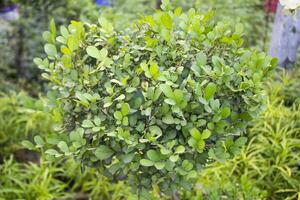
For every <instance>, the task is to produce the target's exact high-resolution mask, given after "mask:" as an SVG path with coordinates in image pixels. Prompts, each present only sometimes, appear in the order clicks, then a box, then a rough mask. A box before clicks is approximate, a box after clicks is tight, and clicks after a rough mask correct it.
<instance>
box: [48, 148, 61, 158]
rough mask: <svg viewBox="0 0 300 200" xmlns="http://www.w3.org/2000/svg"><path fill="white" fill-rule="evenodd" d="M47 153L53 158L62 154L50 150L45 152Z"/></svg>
mask: <svg viewBox="0 0 300 200" xmlns="http://www.w3.org/2000/svg"><path fill="white" fill-rule="evenodd" d="M45 153H46V154H49V155H52V156H56V155H60V153H58V151H56V150H55V149H48V150H46V151H45Z"/></svg>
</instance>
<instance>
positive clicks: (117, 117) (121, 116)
mask: <svg viewBox="0 0 300 200" xmlns="http://www.w3.org/2000/svg"><path fill="white" fill-rule="evenodd" d="M114 117H115V118H116V119H117V120H122V119H123V115H122V113H121V112H120V111H116V112H114Z"/></svg>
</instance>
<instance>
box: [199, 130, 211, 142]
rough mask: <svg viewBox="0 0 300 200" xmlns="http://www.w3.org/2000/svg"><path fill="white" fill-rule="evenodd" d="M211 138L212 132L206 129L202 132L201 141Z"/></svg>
mask: <svg viewBox="0 0 300 200" xmlns="http://www.w3.org/2000/svg"><path fill="white" fill-rule="evenodd" d="M210 136H211V132H210V130H208V129H205V130H204V131H203V132H202V136H201V139H203V140H205V139H207V138H209V137H210Z"/></svg>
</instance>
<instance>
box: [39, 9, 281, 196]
mask: <svg viewBox="0 0 300 200" xmlns="http://www.w3.org/2000/svg"><path fill="white" fill-rule="evenodd" d="M163 8H164V10H163V11H157V12H156V13H155V14H154V15H153V16H146V17H142V18H141V19H140V20H139V21H138V22H136V23H135V24H134V25H133V27H132V28H129V29H127V30H126V31H122V32H117V31H114V28H113V26H112V25H111V24H110V23H109V22H108V21H107V20H105V19H103V18H102V19H99V25H90V24H84V23H82V22H75V21H73V22H71V24H70V26H69V27H68V28H66V27H61V28H60V33H61V35H59V36H58V37H57V36H56V31H55V27H52V28H51V29H52V31H51V34H52V37H53V38H55V37H56V42H53V43H47V44H46V45H45V52H46V53H47V55H48V58H46V59H44V60H43V59H39V58H37V59H35V63H37V65H38V66H39V67H40V68H41V69H43V70H44V74H43V77H45V78H46V79H48V80H49V81H50V82H51V86H52V93H54V92H56V94H57V95H58V98H57V100H56V107H55V108H54V114H55V116H56V117H58V118H59V114H58V111H59V112H61V113H62V118H63V129H62V133H61V134H57V135H56V136H54V137H55V138H53V137H51V138H48V139H47V143H48V144H49V147H47V148H48V149H47V150H46V154H48V155H49V157H61V156H63V155H65V156H73V157H74V158H75V159H76V160H78V161H79V162H80V163H82V165H83V166H92V167H97V168H98V169H99V170H100V171H101V172H102V173H103V174H105V175H106V176H108V177H110V178H112V179H114V180H122V179H126V180H127V181H128V182H130V183H131V185H132V186H135V187H136V188H139V189H141V188H150V187H152V186H158V187H159V188H160V190H161V191H164V192H170V191H174V190H176V189H178V188H181V187H189V186H190V184H191V183H193V180H195V179H196V178H197V172H198V171H199V170H201V168H203V167H204V166H205V165H206V164H207V163H208V162H211V161H212V160H215V159H216V160H225V159H227V158H230V157H232V156H233V155H234V154H236V153H237V152H238V150H239V149H240V147H241V146H242V145H243V144H244V143H245V142H246V140H245V138H244V137H240V136H241V135H242V133H243V130H244V129H245V127H246V125H247V124H248V122H249V121H250V120H251V118H253V116H256V114H257V113H258V112H259V110H260V107H261V105H262V102H263V93H262V92H263V90H262V83H263V79H264V78H265V77H266V76H268V74H269V73H270V71H272V69H273V68H274V66H275V64H276V62H275V61H274V60H272V59H271V58H269V57H267V56H266V55H265V54H264V53H259V52H256V51H255V50H247V49H243V48H242V47H241V46H242V44H243V40H242V38H241V36H242V34H243V26H242V25H241V24H234V23H231V22H228V21H223V22H218V23H216V22H214V21H213V19H212V17H213V14H212V13H211V12H209V13H208V14H205V15H204V14H201V13H198V12H196V11H195V10H194V9H191V10H189V11H188V12H187V13H181V9H180V8H177V9H176V10H174V11H172V10H171V9H170V5H168V4H163Z"/></svg>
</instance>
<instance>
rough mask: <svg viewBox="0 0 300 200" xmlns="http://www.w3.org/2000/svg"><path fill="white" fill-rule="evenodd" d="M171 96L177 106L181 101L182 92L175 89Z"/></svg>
mask: <svg viewBox="0 0 300 200" xmlns="http://www.w3.org/2000/svg"><path fill="white" fill-rule="evenodd" d="M173 96H174V100H175V101H176V103H177V104H179V103H180V102H181V101H182V100H183V91H181V90H179V89H176V90H174V94H173Z"/></svg>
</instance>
